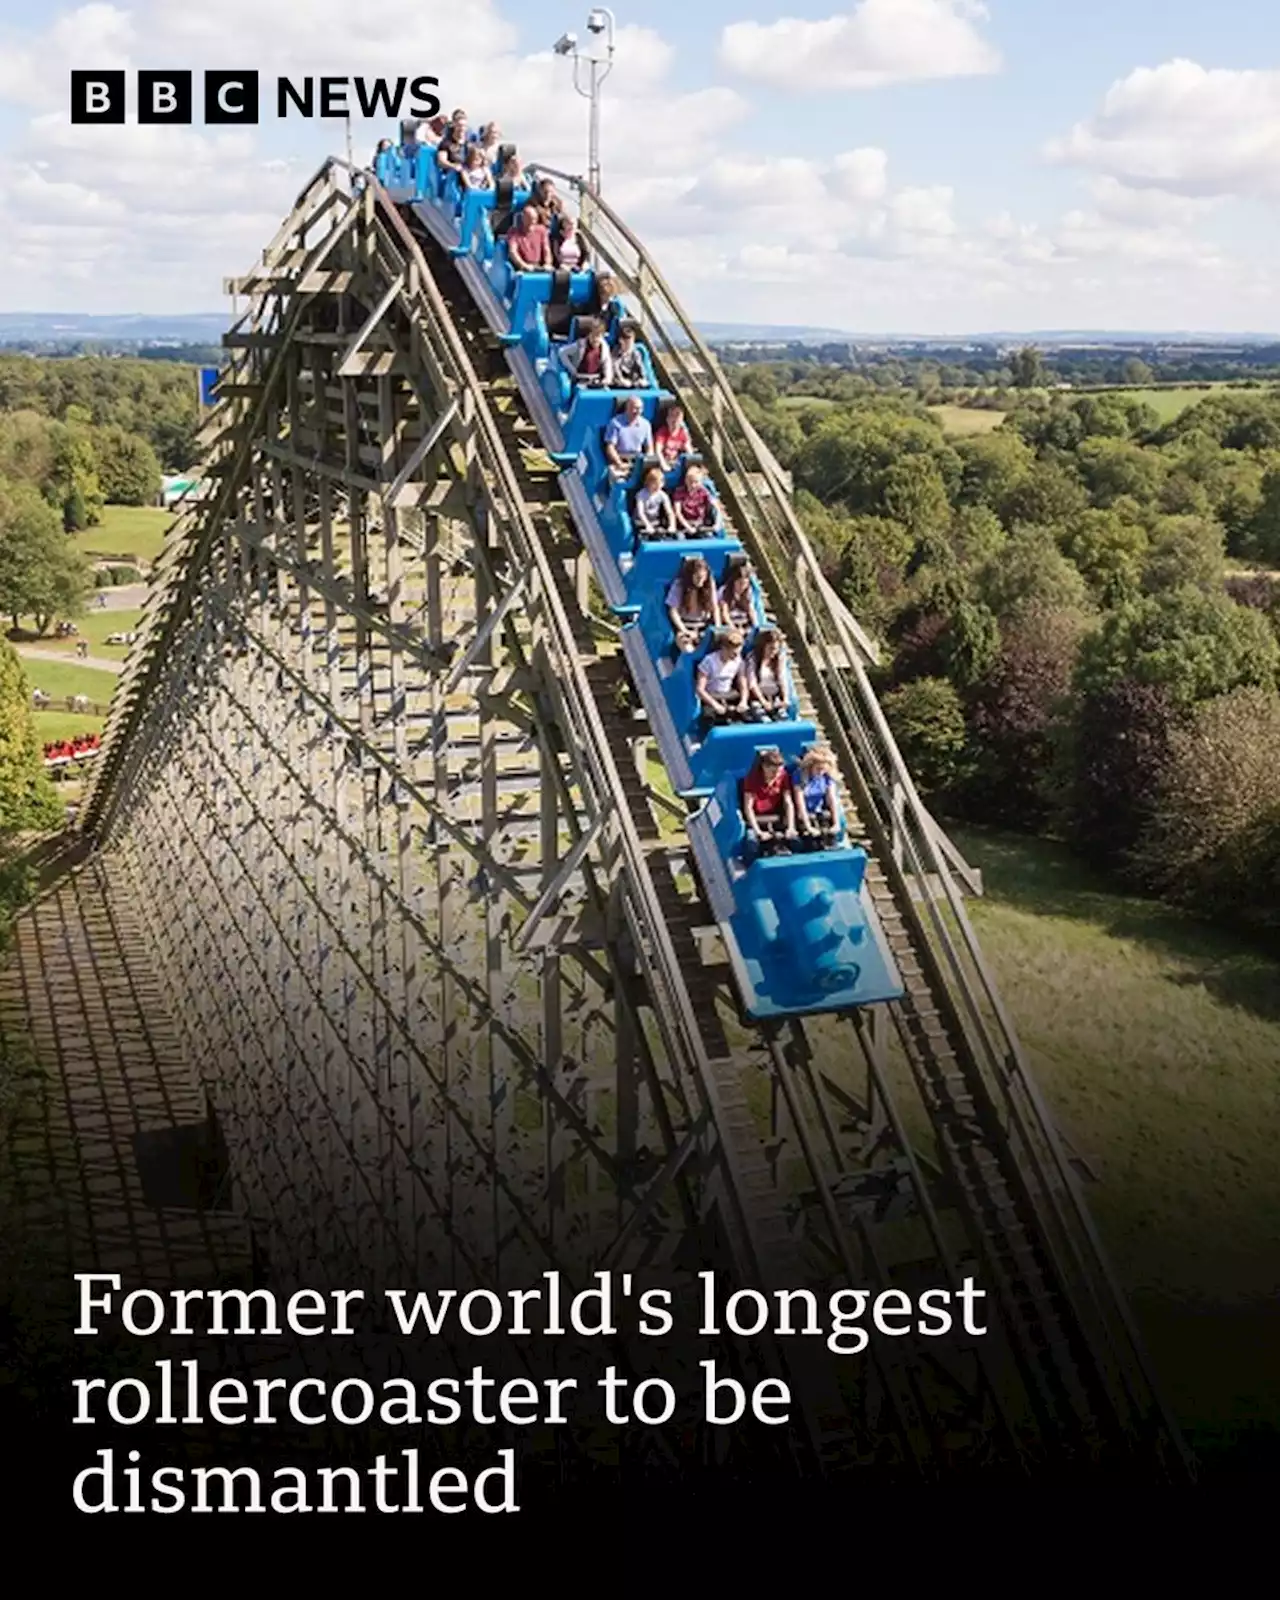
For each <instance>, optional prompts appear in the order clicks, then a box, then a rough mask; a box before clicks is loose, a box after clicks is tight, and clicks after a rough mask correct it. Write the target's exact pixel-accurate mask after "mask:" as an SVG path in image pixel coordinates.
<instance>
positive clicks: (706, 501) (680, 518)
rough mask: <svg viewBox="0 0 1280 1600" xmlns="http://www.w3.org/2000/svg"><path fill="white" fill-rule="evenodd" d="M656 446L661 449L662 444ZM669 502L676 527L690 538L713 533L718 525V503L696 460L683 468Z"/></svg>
mask: <svg viewBox="0 0 1280 1600" xmlns="http://www.w3.org/2000/svg"><path fill="white" fill-rule="evenodd" d="M658 437H659V438H661V437H662V436H661V434H659V435H658ZM655 443H656V441H655ZM657 448H658V449H659V450H661V448H662V446H661V445H658V446H657ZM671 504H672V505H673V506H674V507H675V513H676V527H677V528H679V530H680V532H681V533H684V534H688V535H689V536H690V537H691V538H694V539H696V538H697V537H698V535H699V534H703V533H714V532H716V531H717V530H718V529H719V527H720V504H719V502H718V501H717V500H716V498H715V496H714V495H713V494H712V493H711V490H710V489H708V488H707V486H706V484H705V483H704V481H703V477H702V468H701V467H700V466H699V465H698V463H697V462H696V461H691V462H690V463H689V465H688V466H687V467H686V468H685V469H684V478H683V479H682V480H681V483H680V487H679V488H678V489H677V490H676V492H675V493H674V494H673V495H672V496H671Z"/></svg>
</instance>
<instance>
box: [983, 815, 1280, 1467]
mask: <svg viewBox="0 0 1280 1600" xmlns="http://www.w3.org/2000/svg"><path fill="white" fill-rule="evenodd" d="M954 837H955V839H956V842H957V844H958V845H959V846H960V848H961V849H962V850H963V851H964V852H965V853H966V855H967V856H968V858H969V859H970V860H971V861H972V862H973V863H974V864H975V865H976V866H978V867H980V868H981V869H982V872H983V876H984V885H985V888H986V896H985V898H983V899H981V900H975V901H972V902H970V915H971V917H972V920H973V923H974V926H975V928H976V930H977V933H978V937H979V939H980V940H981V942H982V946H983V950H984V952H985V953H986V955H987V957H988V958H989V960H990V961H991V964H992V966H993V969H994V971H995V975H996V980H997V983H998V985H999V988H1000V992H1001V994H1002V995H1003V997H1004V1000H1005V1003H1006V1005H1007V1006H1008V1007H1009V1009H1010V1011H1011V1013H1012V1017H1013V1022H1014V1026H1015V1028H1016V1029H1017V1031H1018V1033H1019V1035H1020V1037H1021V1039H1022V1043H1023V1045H1024V1047H1025V1049H1026V1051H1027V1054H1028V1057H1029V1060H1030V1063H1031V1068H1032V1071H1033V1073H1034V1074H1035V1076H1036V1078H1037V1081H1038V1082H1039V1084H1040V1086H1041V1088H1042V1089H1043V1091H1044V1093H1045V1095H1046V1097H1047V1099H1048V1100H1049V1103H1050V1104H1051V1106H1052V1107H1053V1109H1054V1111H1055V1113H1056V1114H1057V1116H1058V1117H1059V1118H1060V1121H1061V1125H1062V1128H1063V1131H1064V1133H1065V1134H1066V1136H1067V1137H1068V1139H1069V1140H1070V1141H1071V1143H1072V1144H1073V1145H1074V1146H1075V1148H1076V1149H1077V1151H1079V1152H1080V1153H1081V1154H1082V1155H1084V1156H1085V1157H1086V1158H1087V1159H1089V1160H1090V1161H1092V1162H1093V1163H1095V1164H1096V1169H1097V1173H1098V1181H1097V1182H1096V1183H1088V1184H1086V1186H1085V1198H1086V1201H1087V1203H1088V1204H1089V1206H1090V1209H1091V1211H1092V1213H1093V1215H1094V1217H1095V1219H1096V1221H1097V1223H1098V1227H1099V1230H1100V1232H1101V1234H1102V1237H1103V1240H1104V1243H1105V1245H1106V1247H1107V1249H1108V1251H1109V1252H1110V1255H1111V1258H1112V1261H1113V1263H1114V1265H1115V1268H1116V1271H1117V1274H1118V1277H1119V1279H1120V1281H1121V1283H1122V1284H1123V1285H1124V1287H1125V1289H1126V1291H1127V1292H1128V1294H1129V1296H1130V1298H1131V1302H1132V1304H1133V1307H1134V1311H1135V1314H1136V1315H1137V1316H1138V1318H1139V1321H1140V1323H1141V1325H1142V1329H1143V1334H1144V1337H1145V1339H1146V1341H1147V1344H1148V1348H1149V1350H1150V1353H1151V1356H1152V1359H1153V1361H1154V1362H1155V1364H1156V1367H1157V1370H1158V1372H1159V1373H1160V1375H1161V1378H1162V1381H1163V1384H1164V1387H1165V1390H1166V1399H1167V1401H1168V1403H1169V1404H1170V1405H1171V1407H1172V1408H1173V1409H1174V1411H1175V1412H1176V1413H1177V1414H1178V1416H1179V1417H1180V1418H1181V1419H1182V1421H1183V1423H1184V1425H1185V1426H1186V1427H1187V1429H1188V1431H1189V1432H1190V1433H1191V1434H1192V1436H1193V1437H1194V1436H1196V1435H1197V1434H1198V1433H1199V1434H1200V1435H1201V1436H1200V1438H1199V1442H1200V1444H1201V1445H1202V1446H1203V1447H1204V1448H1209V1447H1210V1446H1211V1445H1213V1444H1216V1443H1227V1442H1229V1441H1228V1440H1226V1439H1223V1438H1222V1437H1221V1433H1227V1434H1230V1433H1231V1432H1232V1431H1233V1427H1234V1428H1235V1429H1238V1430H1239V1433H1240V1434H1241V1435H1245V1434H1247V1432H1248V1430H1249V1429H1250V1428H1251V1427H1258V1428H1261V1429H1265V1430H1269V1431H1270V1433H1271V1436H1272V1438H1273V1440H1274V1439H1275V1438H1277V1437H1280V1385H1278V1384H1277V1383H1276V1379H1275V1375H1274V1363H1273V1362H1272V1361H1271V1360H1270V1358H1269V1354H1268V1352H1269V1351H1271V1350H1274V1348H1275V1345H1276V1340H1277V1338H1280V1305H1277V1303H1276V1299H1275V1246H1274V1241H1275V1239H1276V1238H1277V1237H1280V1188H1278V1187H1277V1185H1276V1182H1275V1171H1276V1166H1275V1153H1274V1139H1273V1137H1272V1130H1271V1128H1270V1121H1269V1118H1268V1117H1267V1116H1266V1115H1265V1114H1264V1113H1263V1108H1264V1107H1266V1106H1271V1105H1274V1104H1275V1102H1276V1096H1277V1092H1278V1091H1280V965H1278V964H1277V962H1276V961H1275V960H1273V959H1269V958H1268V957H1266V956H1265V955H1263V954H1262V952H1261V951H1260V950H1259V949H1257V948H1255V947H1253V946H1251V945H1249V944H1247V943H1245V942H1242V941H1240V940H1238V939H1235V938H1233V937H1232V936H1231V935H1229V934H1226V933H1223V932H1219V931H1218V930H1216V929H1212V928H1209V927H1206V926H1204V925H1203V924H1199V923H1195V922H1193V921H1191V920H1190V919H1189V918H1186V917H1184V916H1183V915H1181V914H1180V913H1178V912H1176V911H1173V910H1171V909H1169V908H1168V907H1166V906H1161V905H1159V904H1156V903H1154V902H1150V901H1146V900H1142V899H1138V898H1136V897H1131V896H1126V895H1120V894H1116V893H1114V892H1112V891H1111V890H1109V889H1108V888H1107V887H1106V886H1105V885H1104V883H1103V881H1102V880H1100V879H1095V878H1094V877H1093V876H1092V875H1091V874H1089V873H1088V872H1087V871H1084V870H1082V868H1081V867H1080V864H1079V863H1078V862H1077V861H1076V860H1075V859H1074V858H1073V857H1072V856H1071V855H1070V854H1069V853H1068V852H1067V851H1066V850H1064V849H1061V848H1059V847H1056V846H1054V845H1051V844H1045V843H1043V842H1041V841H1038V840H1031V839H1026V838H1021V837H1015V836H1010V835H1002V834H996V833H988V832H985V831H977V830H955V832H954ZM1204 1418H1214V1419H1217V1421H1218V1423H1219V1425H1220V1429H1221V1432H1220V1433H1219V1436H1218V1437H1217V1438H1209V1437H1206V1436H1204V1435H1203V1432H1202V1425H1201V1419H1204ZM1236 1442H1237V1443H1238V1442H1240V1441H1239V1440H1237V1441H1236Z"/></svg>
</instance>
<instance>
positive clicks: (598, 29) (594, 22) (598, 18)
mask: <svg viewBox="0 0 1280 1600" xmlns="http://www.w3.org/2000/svg"><path fill="white" fill-rule="evenodd" d="M608 26H609V19H608V17H607V16H606V15H605V14H604V12H603V11H600V10H598V9H597V10H595V11H592V12H590V13H589V14H588V16H587V27H588V28H589V29H590V31H591V32H592V33H603V32H604V31H605V29H606V28H607V27H608Z"/></svg>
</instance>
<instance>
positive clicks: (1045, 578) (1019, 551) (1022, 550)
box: [974, 528, 1089, 622]
mask: <svg viewBox="0 0 1280 1600" xmlns="http://www.w3.org/2000/svg"><path fill="white" fill-rule="evenodd" d="M974 587H975V590H976V593H977V596H978V598H979V599H980V600H982V601H983V602H984V603H985V604H986V606H987V607H988V609H989V610H991V611H992V612H993V613H994V614H995V616H996V618H997V619H998V620H999V621H1000V622H1004V621H1006V620H1007V619H1010V618H1012V617H1014V616H1016V615H1017V613H1018V612H1019V611H1022V610H1026V609H1029V608H1034V607H1037V606H1038V607H1040V608H1041V609H1043V610H1049V611H1083V610H1087V609H1088V606H1089V592H1088V589H1087V587H1086V585H1085V581H1084V579H1083V578H1082V577H1081V575H1080V573H1079V572H1078V571H1077V570H1076V568H1075V567H1074V566H1072V564H1071V562H1070V561H1068V560H1067V558H1066V557H1065V556H1064V555H1063V554H1062V552H1061V550H1059V549H1058V546H1057V543H1056V541H1055V540H1054V537H1053V535H1052V533H1050V532H1049V530H1048V529H1047V528H1018V529H1016V530H1015V532H1014V533H1013V535H1012V536H1011V537H1010V539H1009V542H1008V544H1007V545H1006V546H1005V547H1004V549H1003V550H1001V551H1000V552H999V553H998V554H997V555H996V556H995V557H993V558H992V559H991V560H990V561H987V562H985V563H984V565H983V566H982V567H981V568H980V569H979V571H978V573H977V575H976V578H975V583H974Z"/></svg>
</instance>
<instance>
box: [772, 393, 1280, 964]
mask: <svg viewBox="0 0 1280 1600" xmlns="http://www.w3.org/2000/svg"><path fill="white" fill-rule="evenodd" d="M744 403H745V405H746V407H747V409H748V411H749V413H750V414H751V417H752V420H753V421H754V422H755V424H756V426H757V427H758V428H759V429H760V431H761V433H762V435H763V436H764V437H765V439H766V441H767V442H768V443H769V444H770V446H771V447H772V448H773V449H774V450H775V451H776V452H777V453H778V455H779V457H780V459H781V460H782V462H783V464H784V465H785V466H786V467H788V468H789V469H790V470H791V472H792V473H793V475H794V479H795V483H796V487H797V499H798V504H799V508H800V513H801V516H802V519H803V521H804V522H805V524H806V527H807V529H808V531H809V534H810V536H811V538H812V539H813V541H814V543H815V546H816V548H817V549H818V550H819V552H820V554H821V559H822V560H823V562H824V565H825V566H826V568H827V571H828V575H829V576H830V577H831V579H832V580H833V582H835V583H836V584H837V586H838V587H839V588H840V590H841V592H842V594H843V595H844V598H845V599H846V601H847V602H848V604H849V605H850V607H851V608H852V610H853V611H854V612H855V614H856V615H857V616H858V617H859V619H860V621H861V622H862V623H863V624H864V626H867V627H868V628H870V629H871V631H872V632H873V633H874V634H876V635H878V637H879V639H880V640H881V642H882V644H883V647H884V657H885V661H886V666H885V667H884V669H883V671H882V674H881V682H880V684H879V687H880V690H881V692H882V694H883V696H884V705H885V710H886V713H887V715H888V716H889V718H890V721H891V723H892V725H893V726H894V728H895V730H896V732H897V736H898V738H899V741H900V743H901V745H902V748H903V753H904V755H905V757H906V759H907V761H908V764H909V765H910V766H911V768H912V770H913V772H914V774H915V775H916V778H917V781H918V782H919V783H920V785H921V787H922V788H923V789H925V790H926V792H928V793H930V794H931V795H932V797H933V803H934V804H935V805H936V806H937V807H938V808H939V809H940V810H941V811H943V812H944V813H949V814H951V815H953V816H957V817H963V818H968V819H972V820H976V821H983V822H988V823H993V824H997V825H1002V826H1006V827H1013V828H1020V829H1025V830H1029V831H1035V832H1039V833H1044V834H1053V835H1056V836H1060V837H1064V838H1066V839H1068V840H1070V841H1071V842H1072V843H1073V844H1074V845H1075V846H1076V848H1078V849H1079V850H1080V852H1081V853H1082V854H1083V855H1085V856H1087V857H1089V858H1090V859H1092V860H1093V861H1095V862H1098V863H1101V864H1103V865H1105V866H1107V867H1110V868H1112V869H1113V870H1115V871H1116V872H1118V873H1120V874H1122V875H1123V876H1124V877H1125V878H1126V879H1127V880H1128V881H1129V882H1131V883H1132V884H1134V885H1136V886H1139V887H1141V888H1143V889H1145V890H1148V891H1151V892H1154V893H1157V894H1160V895H1162V896H1164V897H1166V898H1168V899H1170V900H1173V901H1176V902H1177V903H1179V904H1182V905H1185V906H1187V907H1189V908H1191V909H1193V910H1195V911H1197V912H1200V913H1202V914H1206V915H1210V916H1214V917H1217V918H1226V919H1232V920H1236V921H1241V922H1244V923H1246V924H1248V925H1250V926H1251V927H1253V928H1255V929H1261V930H1265V931H1266V932H1267V933H1268V934H1269V935H1270V936H1271V937H1274V936H1275V935H1276V934H1277V932H1280V893H1278V892H1277V891H1280V575H1278V574H1277V573H1276V572H1273V571H1271V570H1270V569H1273V568H1274V569H1280V397H1277V396H1274V395H1271V394H1266V393H1248V392H1245V393H1240V392H1229V393H1228V392H1219V393H1215V394H1213V395H1212V396H1211V397H1209V398H1207V399H1206V400H1205V401H1203V402H1202V403H1200V404H1198V405H1196V406H1194V407H1192V408H1191V409H1189V410H1188V411H1186V412H1184V413H1183V414H1182V415H1181V416H1180V417H1179V418H1177V420H1176V421H1174V422H1171V423H1168V424H1167V425H1164V426H1161V424H1160V422H1159V419H1158V418H1157V417H1156V415H1155V413H1154V412H1152V411H1151V409H1150V408H1149V407H1147V406H1145V405H1142V404H1140V403H1138V402H1136V401H1134V400H1133V399H1131V398H1126V397H1125V396H1123V395H1117V394H1104V395H1090V396H1082V397H1078V398H1069V397H1064V396H1061V395H1057V396H1053V397H1048V396H1043V395H1027V396H1026V397H1025V398H1024V399H1023V401H1022V402H1021V403H1020V404H1019V405H1018V406H1017V407H1016V408H1015V409H1014V410H1013V411H1012V412H1011V413H1010V415H1009V416H1008V418H1007V419H1006V421H1005V423H1004V424H1003V425H1002V426H1001V427H1000V428H999V429H998V430H996V431H995V432H994V433H991V434H987V435H984V436H981V437H975V438H969V439H962V440H951V439H949V438H947V437H946V436H945V435H944V433H943V431H942V428H941V426H940V425H939V424H938V422H937V421H936V420H935V419H934V417H933V416H932V415H931V414H930V413H929V412H928V411H927V410H926V409H925V408H924V407H923V406H922V405H920V404H919V403H917V402H914V401H911V400H907V399H902V398H897V399H892V398H883V397H882V398H875V399H863V400H860V401H854V402H850V403H845V404H840V405H837V406H835V407H830V408H827V409H825V410H821V411H819V410H810V411H803V410H802V411H800V412H796V411H795V410H792V409H788V408H784V407H782V406H779V405H778V404H777V403H776V400H775V401H774V402H773V403H765V402H764V401H762V399H761V398H760V397H759V395H758V394H753V393H750V392H749V391H748V392H747V395H746V398H745V401H744ZM1228 557H1234V558H1236V561H1237V563H1238V564H1240V565H1242V566H1243V565H1244V564H1246V563H1247V564H1248V566H1249V568H1251V569H1252V570H1251V571H1245V572H1237V573H1236V574H1235V575H1234V576H1233V575H1230V574H1229V572H1228Z"/></svg>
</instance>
